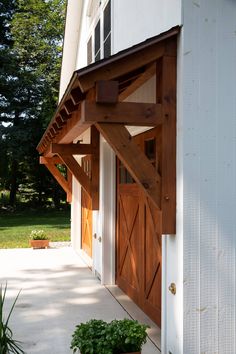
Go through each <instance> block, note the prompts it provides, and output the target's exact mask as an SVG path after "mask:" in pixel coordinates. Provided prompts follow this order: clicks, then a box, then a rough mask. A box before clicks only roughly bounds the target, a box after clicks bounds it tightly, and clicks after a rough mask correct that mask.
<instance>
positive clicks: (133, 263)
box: [116, 129, 161, 326]
mask: <svg viewBox="0 0 236 354" xmlns="http://www.w3.org/2000/svg"><path fill="white" fill-rule="evenodd" d="M158 137H159V131H158V130H157V129H153V130H151V131H148V132H146V133H143V134H140V135H138V136H137V137H135V138H134V140H135V141H136V143H137V144H138V145H139V146H140V149H141V150H142V151H144V152H145V153H146V155H147V156H148V158H149V159H150V161H151V162H152V163H153V165H154V166H155V167H156V168H157V169H158V160H159V157H160V151H158V148H157V145H158V144H157V139H158ZM117 166H118V176H117V261H116V281H117V285H118V286H119V287H120V288H121V289H122V290H123V291H124V292H125V293H126V294H127V295H128V296H130V297H131V298H132V299H133V300H134V301H135V302H136V303H137V305H138V306H140V308H141V309H142V310H143V311H144V312H146V313H147V314H148V316H149V317H150V318H152V319H153V320H154V321H155V322H156V323H157V324H158V325H159V326H161V214H160V212H159V211H158V210H157V208H156V207H155V206H154V205H153V204H152V202H151V201H150V200H149V198H147V197H146V196H145V195H144V193H143V192H142V190H141V188H140V187H139V186H138V185H137V184H136V183H134V181H133V179H132V177H131V176H130V175H129V173H128V171H127V170H126V169H125V168H124V166H122V164H121V163H120V162H118V164H117Z"/></svg>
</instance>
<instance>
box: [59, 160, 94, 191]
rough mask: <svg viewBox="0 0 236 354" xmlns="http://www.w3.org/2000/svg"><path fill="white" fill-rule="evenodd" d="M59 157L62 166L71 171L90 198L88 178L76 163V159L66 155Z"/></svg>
mask: <svg viewBox="0 0 236 354" xmlns="http://www.w3.org/2000/svg"><path fill="white" fill-rule="evenodd" d="M60 157H61V159H62V160H63V162H64V164H65V165H66V166H67V168H68V169H69V170H70V171H71V173H72V174H73V176H74V177H75V178H76V179H77V181H78V182H79V183H80V184H81V186H82V187H83V188H84V190H85V191H86V193H87V194H88V195H89V196H90V197H91V196H92V193H91V182H90V180H89V178H88V176H87V175H86V174H85V173H84V171H83V169H82V167H81V166H80V165H79V164H78V162H77V161H76V159H75V158H74V157H73V156H68V155H60Z"/></svg>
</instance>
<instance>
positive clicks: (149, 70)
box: [119, 63, 156, 101]
mask: <svg viewBox="0 0 236 354" xmlns="http://www.w3.org/2000/svg"><path fill="white" fill-rule="evenodd" d="M155 73H156V63H153V64H151V65H150V66H148V68H147V69H146V70H145V72H144V73H143V74H141V75H140V76H139V77H138V78H137V79H136V80H135V81H133V82H132V84H130V85H129V86H128V87H127V88H126V89H125V90H124V91H122V92H121V93H120V94H119V101H124V100H125V99H126V98H127V97H129V96H130V95H131V94H132V93H133V92H134V91H136V90H137V89H138V88H139V87H140V86H142V85H143V84H144V83H145V82H146V81H148V80H149V79H150V78H151V77H152V76H153V75H155Z"/></svg>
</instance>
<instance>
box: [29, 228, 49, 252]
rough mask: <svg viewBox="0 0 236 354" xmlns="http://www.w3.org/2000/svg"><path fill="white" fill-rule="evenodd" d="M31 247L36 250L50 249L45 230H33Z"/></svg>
mask: <svg viewBox="0 0 236 354" xmlns="http://www.w3.org/2000/svg"><path fill="white" fill-rule="evenodd" d="M30 246H31V247H33V248H34V249H36V248H48V247H49V238H48V237H47V235H46V234H45V231H44V230H32V231H31V234H30Z"/></svg>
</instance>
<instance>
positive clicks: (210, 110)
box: [179, 0, 236, 354]
mask: <svg viewBox="0 0 236 354" xmlns="http://www.w3.org/2000/svg"><path fill="white" fill-rule="evenodd" d="M183 15H184V27H183V47H182V60H183V66H182V67H183V69H184V72H183V77H182V80H183V87H182V92H183V107H182V108H183V117H181V120H182V128H181V129H182V130H180V133H179V134H180V135H179V136H182V137H183V141H182V147H183V161H182V163H183V235H184V353H185V354H190V353H191V354H195V353H196V354H200V353H219V354H234V353H236V346H235V339H236V329H235V317H236V316H235V301H236V292H235V242H236V2H235V1H233V0H207V1H206V0H197V1H189V0H183Z"/></svg>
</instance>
